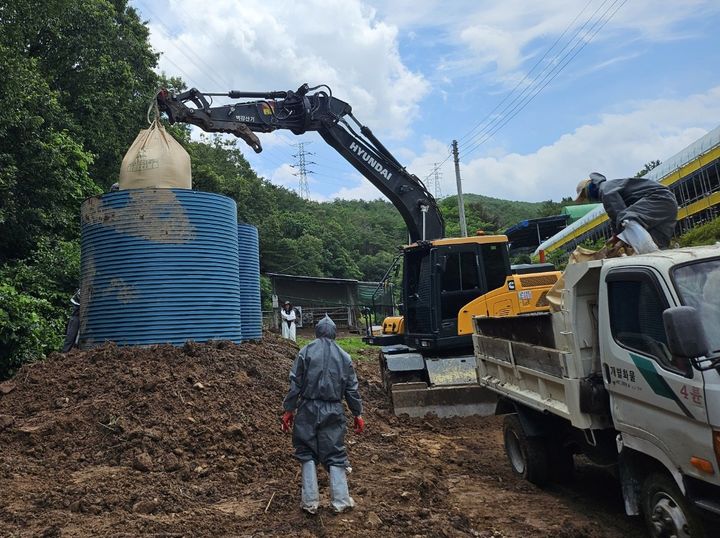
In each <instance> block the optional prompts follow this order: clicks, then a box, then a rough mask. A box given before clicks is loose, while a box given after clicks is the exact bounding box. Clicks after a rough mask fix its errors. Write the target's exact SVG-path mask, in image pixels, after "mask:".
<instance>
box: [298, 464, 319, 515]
mask: <svg viewBox="0 0 720 538" xmlns="http://www.w3.org/2000/svg"><path fill="white" fill-rule="evenodd" d="M301 499H302V509H303V510H305V511H306V512H309V513H310V514H316V513H317V510H318V506H320V492H319V491H318V481H317V469H316V467H315V462H314V461H312V460H310V461H306V462H305V463H303V466H302V494H301Z"/></svg>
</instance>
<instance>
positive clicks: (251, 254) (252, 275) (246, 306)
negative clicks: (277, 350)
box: [238, 222, 262, 340]
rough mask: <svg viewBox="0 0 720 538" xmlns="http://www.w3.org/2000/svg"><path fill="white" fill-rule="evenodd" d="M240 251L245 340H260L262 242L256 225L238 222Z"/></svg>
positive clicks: (241, 303)
mask: <svg viewBox="0 0 720 538" xmlns="http://www.w3.org/2000/svg"><path fill="white" fill-rule="evenodd" d="M238 251H239V261H240V263H239V267H240V271H239V273H240V305H241V309H242V333H243V340H260V339H261V338H262V307H261V303H260V244H259V239H258V231H257V228H255V226H251V225H250V224H245V223H242V222H241V223H238Z"/></svg>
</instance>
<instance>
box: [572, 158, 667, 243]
mask: <svg viewBox="0 0 720 538" xmlns="http://www.w3.org/2000/svg"><path fill="white" fill-rule="evenodd" d="M575 201H576V202H585V201H589V202H602V204H603V207H604V208H605V211H606V213H607V214H608V217H610V226H611V227H612V231H613V234H614V235H618V234H619V233H621V232H622V231H623V228H624V227H625V224H624V223H625V222H627V221H634V222H637V223H638V224H640V225H641V226H642V227H643V228H644V229H645V230H647V232H648V233H649V234H650V236H651V237H652V239H653V241H655V244H656V245H657V246H658V247H660V248H666V247H667V246H669V245H670V240H671V239H672V236H673V234H674V233H675V222H676V220H677V211H678V205H677V200H676V199H675V195H674V194H673V193H672V192H671V191H670V189H668V188H667V187H666V186H665V185H663V184H661V183H659V182H657V181H654V180H652V179H646V178H643V177H630V178H625V179H612V180H608V179H607V178H606V177H605V176H604V175H602V174H598V173H597V172H593V173H592V174H590V177H589V179H584V180H582V181H581V182H580V183H578V186H577V198H576V199H575Z"/></svg>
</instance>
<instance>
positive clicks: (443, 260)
mask: <svg viewBox="0 0 720 538" xmlns="http://www.w3.org/2000/svg"><path fill="white" fill-rule="evenodd" d="M214 97H229V98H231V99H252V100H250V101H247V100H246V101H242V102H237V103H233V104H225V105H217V106H214V105H213V103H212V99H213V98H214ZM157 103H158V107H159V109H160V111H161V112H164V113H165V114H166V115H167V117H168V120H169V122H170V123H171V124H172V123H176V122H180V123H187V124H191V125H195V126H197V127H199V128H200V129H202V130H203V131H207V132H213V133H230V134H233V135H235V136H237V137H239V138H241V139H243V140H244V141H245V142H246V143H247V144H248V145H249V146H250V147H251V148H252V149H253V150H254V151H255V152H256V153H260V152H261V151H262V146H261V144H260V140H259V139H258V137H257V136H256V135H255V133H267V132H272V131H275V130H277V129H287V130H289V131H291V132H292V133H294V134H296V135H301V134H303V133H306V132H308V131H316V132H317V133H318V134H319V135H320V136H321V137H322V138H323V140H325V142H327V143H328V144H329V145H330V146H332V147H333V148H334V149H335V150H336V151H337V152H338V153H340V155H342V156H343V157H344V158H345V159H346V160H347V161H348V162H349V163H350V164H351V165H352V166H353V167H354V168H355V169H356V170H358V171H359V172H360V173H361V174H362V175H363V176H364V177H365V178H367V179H368V181H370V182H371V183H372V184H373V185H374V186H375V187H377V188H378V189H379V190H380V192H382V193H383V194H384V195H385V196H386V197H387V198H388V199H389V200H390V202H391V203H392V204H393V205H394V206H395V208H397V210H398V211H399V212H400V215H401V216H402V218H403V220H404V221H405V225H406V226H407V229H408V234H409V237H410V244H409V245H407V246H405V247H403V279H402V282H403V283H402V298H403V301H402V303H403V312H402V313H403V317H402V323H398V324H397V326H399V327H402V332H401V333H396V334H392V333H391V334H383V335H381V336H379V337H377V338H373V339H372V341H371V342H370V343H372V344H375V345H379V346H381V348H380V363H381V371H382V374H383V381H384V383H385V386H386V387H387V389H388V391H389V393H390V396H391V399H392V403H393V407H394V411H395V413H396V414H398V415H399V414H402V413H407V414H409V415H411V416H424V415H425V414H426V413H428V412H434V413H436V414H438V415H439V416H451V415H470V414H492V412H493V411H494V396H493V395H492V394H491V393H490V392H489V391H487V390H485V389H482V388H480V386H479V385H478V383H477V369H476V365H475V358H474V356H473V349H472V339H471V338H472V318H473V316H478V315H481V316H509V315H518V314H531V313H534V312H542V311H545V310H547V309H548V304H547V301H546V300H545V295H546V293H547V291H548V290H549V289H550V288H551V287H552V285H553V284H554V283H555V282H556V281H557V279H558V276H559V274H560V273H558V272H555V271H547V270H546V268H540V272H538V270H537V269H534V268H526V269H525V270H523V271H519V272H513V271H512V270H511V266H510V260H509V255H508V241H507V237H506V236H504V235H476V236H472V237H460V238H446V237H445V224H444V221H443V217H442V215H441V213H440V209H439V207H438V205H437V202H436V200H435V198H434V197H433V196H432V195H431V194H430V192H429V191H428V189H427V188H426V187H425V185H424V184H423V182H422V181H421V180H420V179H419V178H418V177H417V176H415V175H413V174H410V173H409V172H408V171H407V170H406V169H405V168H404V167H403V166H402V165H401V164H400V163H399V162H398V160H397V159H396V158H395V157H394V156H393V155H392V154H391V153H390V151H388V149H387V148H386V147H385V146H384V145H383V144H382V143H381V142H380V141H379V140H378V139H377V138H376V137H375V135H374V134H373V133H372V131H371V130H370V129H369V128H368V127H366V126H364V125H362V124H361V123H360V122H359V121H358V120H357V119H356V118H355V116H353V114H352V108H351V107H350V105H349V104H348V103H346V102H344V101H341V100H340V99H337V98H336V97H333V95H332V91H331V90H330V88H329V87H328V86H325V85H321V86H316V87H313V88H311V87H310V86H308V85H307V84H304V85H302V86H300V88H298V89H297V90H296V91H292V90H289V91H273V92H243V91H229V92H227V93H202V92H200V91H198V90H197V89H195V88H192V89H190V90H187V91H184V92H182V93H178V94H174V93H170V92H168V91H167V90H161V91H160V92H159V93H158V95H157Z"/></svg>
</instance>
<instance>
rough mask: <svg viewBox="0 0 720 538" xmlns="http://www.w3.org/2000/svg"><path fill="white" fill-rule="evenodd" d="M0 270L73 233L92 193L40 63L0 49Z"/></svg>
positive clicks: (87, 161) (86, 161)
mask: <svg viewBox="0 0 720 538" xmlns="http://www.w3.org/2000/svg"><path fill="white" fill-rule="evenodd" d="M0 70H2V72H3V76H2V77H0V94H2V95H6V96H12V106H4V107H0V263H2V262H5V261H7V260H17V259H22V258H25V257H27V256H29V255H30V254H31V253H32V251H33V250H34V249H35V247H36V246H37V244H38V242H39V241H40V240H41V239H42V238H43V237H53V238H60V239H64V240H72V239H75V238H77V237H78V234H79V225H78V223H79V218H78V215H79V208H80V204H81V202H82V200H83V199H84V198H85V197H87V196H90V195H91V194H94V193H95V192H97V187H96V186H95V184H94V183H93V181H92V180H91V179H90V175H89V167H90V165H91V164H92V156H91V155H90V154H89V153H88V152H87V151H85V149H84V148H83V146H82V144H81V143H79V142H78V141H77V140H76V139H75V138H73V136H72V134H71V133H70V132H68V130H67V127H68V126H69V125H70V121H69V117H68V114H67V113H66V112H65V111H64V110H63V108H62V106H61V104H60V102H59V100H58V92H56V91H53V90H52V89H51V88H50V87H49V85H48V84H47V82H46V81H45V79H44V78H43V76H42V75H41V73H40V72H39V69H38V62H37V60H35V59H33V58H28V57H26V56H24V55H22V54H20V53H19V52H18V51H17V50H15V49H11V48H9V47H6V46H4V45H2V44H0Z"/></svg>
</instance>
